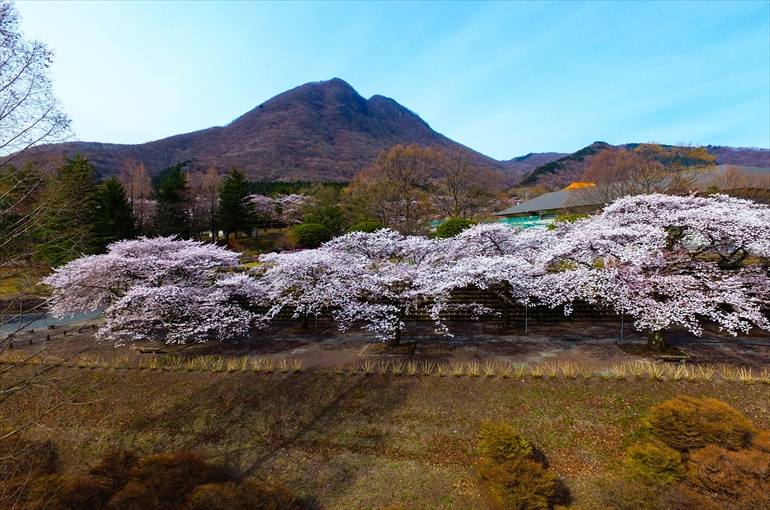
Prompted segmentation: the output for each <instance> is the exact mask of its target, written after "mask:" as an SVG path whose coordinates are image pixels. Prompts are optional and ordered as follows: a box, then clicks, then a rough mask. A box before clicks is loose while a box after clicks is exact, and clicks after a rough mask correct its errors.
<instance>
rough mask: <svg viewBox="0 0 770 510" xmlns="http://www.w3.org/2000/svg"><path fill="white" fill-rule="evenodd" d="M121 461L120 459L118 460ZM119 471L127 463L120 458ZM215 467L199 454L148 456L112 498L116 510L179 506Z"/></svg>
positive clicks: (110, 504)
mask: <svg viewBox="0 0 770 510" xmlns="http://www.w3.org/2000/svg"><path fill="white" fill-rule="evenodd" d="M118 460H120V459H118ZM116 466H117V468H118V470H121V469H123V468H124V467H125V466H124V465H123V464H121V463H120V462H119V461H118V462H117V463H116ZM212 473H213V467H212V466H211V465H209V464H207V463H206V462H205V461H204V460H203V456H202V455H201V454H199V453H195V452H190V451H180V452H173V453H163V454H157V455H148V456H146V457H144V458H143V459H141V460H139V462H138V463H137V464H136V465H135V466H133V467H132V468H131V469H130V471H129V476H130V481H129V482H128V483H127V484H126V485H125V486H124V487H123V488H122V489H121V490H120V491H118V492H116V493H115V495H114V496H113V497H112V498H111V499H110V502H109V504H108V507H109V508H114V509H121V510H123V509H125V510H128V509H134V508H136V509H137V510H140V509H146V508H148V505H149V507H150V508H157V509H159V510H161V509H169V510H170V509H175V508H178V507H179V506H180V505H182V504H183V503H184V502H185V501H186V500H187V497H188V496H189V495H190V494H191V493H192V491H193V489H194V488H195V487H196V486H197V485H201V484H204V483H207V482H208V481H210V480H209V478H210V477H211V475H212Z"/></svg>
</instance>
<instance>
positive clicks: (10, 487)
mask: <svg viewBox="0 0 770 510" xmlns="http://www.w3.org/2000/svg"><path fill="white" fill-rule="evenodd" d="M7 432H8V430H0V434H2V435H5V434H6V433H7ZM58 460H59V457H58V454H57V452H56V448H55V447H54V445H53V443H52V442H50V441H35V440H32V439H28V438H27V437H26V436H24V435H23V434H15V435H13V436H11V437H8V438H6V439H4V440H3V441H0V508H15V507H18V505H19V504H20V503H21V502H24V501H27V500H28V499H29V498H30V497H31V493H32V492H33V489H35V484H36V483H37V482H38V480H39V479H41V478H46V480H45V482H46V483H45V487H48V486H50V484H51V480H48V479H47V477H49V476H51V475H54V474H55V473H56V471H57V469H58ZM35 493H36V497H37V496H38V495H41V494H44V493H45V491H44V490H42V489H39V490H35Z"/></svg>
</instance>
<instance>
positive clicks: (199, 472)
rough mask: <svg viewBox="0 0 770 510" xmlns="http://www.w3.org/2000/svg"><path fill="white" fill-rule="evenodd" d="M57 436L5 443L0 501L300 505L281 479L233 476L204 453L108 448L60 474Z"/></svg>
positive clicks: (53, 507) (201, 507)
mask: <svg viewBox="0 0 770 510" xmlns="http://www.w3.org/2000/svg"><path fill="white" fill-rule="evenodd" d="M59 471H60V466H59V462H58V457H57V455H56V449H55V448H54V446H53V444H52V443H51V442H48V441H45V442H41V441H34V440H31V439H28V438H25V437H24V436H23V435H20V434H19V435H14V436H11V438H8V439H6V440H4V441H2V442H0V508H16V509H28V510H42V509H46V510H129V509H136V510H140V509H141V510H148V509H158V510H164V509H168V510H172V509H173V510H176V509H187V510H221V509H230V510H300V509H301V507H302V505H301V504H300V502H299V501H298V500H297V499H296V498H295V497H294V495H293V494H292V492H291V491H290V490H289V489H287V488H286V487H285V486H284V485H282V484H280V483H275V484H270V483H263V482H256V481H252V480H248V479H243V478H240V477H236V476H233V475H232V474H231V473H228V472H227V471H226V470H225V469H223V468H221V467H219V466H215V465H213V464H210V463H208V462H206V461H205V460H204V459H203V457H202V456H201V455H200V454H199V453H195V452H191V451H178V452H171V453H162V454H152V455H146V456H144V457H140V456H139V455H138V454H137V453H136V452H134V451H131V450H114V451H111V452H108V453H107V454H106V455H105V456H104V457H103V458H102V459H101V461H100V462H99V463H98V464H97V465H96V466H94V467H93V468H91V469H90V470H89V471H88V473H87V474H86V475H84V476H70V475H65V474H61V473H60V472H59Z"/></svg>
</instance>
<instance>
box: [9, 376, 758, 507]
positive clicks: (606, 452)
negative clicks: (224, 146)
mask: <svg viewBox="0 0 770 510" xmlns="http://www.w3.org/2000/svg"><path fill="white" fill-rule="evenodd" d="M51 377H54V378H55V384H49V385H41V386H39V387H37V388H35V389H34V390H32V391H28V392H25V393H23V394H21V395H17V396H15V397H14V398H13V399H11V400H9V401H6V402H5V403H3V405H2V407H1V408H0V428H2V427H5V426H13V425H18V424H21V423H26V422H27V421H28V420H30V419H31V418H33V417H34V416H36V415H37V414H38V413H40V412H41V411H42V410H45V409H47V408H49V407H50V406H52V404H54V403H56V402H60V401H61V400H62V399H64V398H66V397H68V396H72V395H74V394H75V393H77V392H79V391H82V390H83V389H85V388H89V387H91V386H93V389H92V390H90V391H89V392H87V393H86V394H84V395H81V396H79V397H77V398H76V399H75V401H74V403H73V404H70V405H66V406H64V407H63V408H61V409H59V410H58V411H56V412H54V413H52V414H50V415H48V416H46V417H45V418H43V419H41V420H40V421H39V426H37V427H33V428H32V429H31V430H30V432H29V433H30V434H33V435H35V436H39V437H41V438H49V439H52V440H53V441H55V443H56V445H57V446H58V448H59V453H60V456H61V462H62V466H63V467H64V469H65V470H67V471H70V472H71V473H82V472H84V471H86V470H87V469H88V467H89V466H91V465H93V464H94V463H95V462H96V460H97V459H98V457H99V456H101V455H103V454H104V453H105V452H106V451H107V450H109V449H112V448H116V447H121V448H135V449H137V450H139V451H140V452H141V453H145V454H146V453H152V452H166V451H170V450H181V449H192V450H195V451H198V452H200V453H202V454H203V455H204V456H205V457H206V459H207V460H209V461H211V462H214V463H218V464H221V465H224V466H227V467H228V468H229V469H232V470H233V471H234V472H237V473H240V474H246V475H247V476H249V477H253V478H262V479H266V480H269V481H278V480H280V481H283V482H284V483H286V485H287V486H288V487H289V488H291V489H292V490H293V491H294V492H295V493H296V494H297V495H298V496H300V497H303V498H311V499H315V500H316V501H317V502H318V503H319V504H320V505H321V506H322V507H323V508H351V509H353V508H357V509H358V508H361V509H363V508H383V507H387V506H389V505H397V504H400V505H402V506H403V507H404V508H447V509H448V508H463V509H466V508H467V509H472V508H489V507H490V501H491V500H490V499H489V495H488V494H487V493H486V491H485V489H484V487H483V486H482V484H481V483H480V482H479V480H478V479H477V477H476V474H475V469H474V463H475V462H476V460H477V458H478V457H477V455H476V453H475V445H476V443H477V438H476V434H477V433H478V431H479V429H480V427H481V424H482V423H483V422H485V421H487V420H494V421H498V422H499V421H505V422H508V423H510V424H512V425H513V426H514V427H515V428H516V429H518V430H519V431H521V433H522V434H523V435H524V437H526V438H527V439H528V440H530V441H531V442H532V443H534V444H535V445H536V446H537V447H538V448H539V449H540V450H541V451H542V452H543V454H544V455H545V456H546V458H547V459H548V462H549V464H550V468H549V469H550V471H552V472H554V473H555V474H557V475H558V476H559V477H560V478H561V479H562V480H563V481H564V482H565V483H566V485H567V486H568V487H569V488H570V490H571V493H572V497H573V505H572V507H573V508H600V507H602V503H601V502H600V499H599V489H598V487H597V485H596V483H595V482H596V480H598V479H599V478H601V477H604V476H613V472H615V471H616V470H617V467H618V466H619V465H620V462H621V460H622V456H623V453H622V450H623V448H624V447H625V446H626V445H627V444H629V443H630V442H633V441H634V436H635V435H636V434H637V433H638V432H639V430H640V424H639V420H640V418H641V417H642V416H643V415H644V414H645V413H646V412H647V410H648V409H649V408H650V407H651V406H653V405H655V404H658V403H661V402H663V401H665V400H667V399H669V398H671V397H673V396H675V395H678V394H686V395H691V396H696V397H702V396H709V397H714V398H717V399H719V400H722V401H724V402H726V403H728V404H730V405H731V406H733V407H735V408H736V409H738V410H740V411H741V412H743V413H744V414H745V415H746V416H747V417H748V418H749V419H751V420H752V421H753V422H754V423H755V424H756V425H758V426H760V427H763V428H768V425H770V404H768V402H770V399H769V398H768V391H769V387H768V386H767V385H763V384H755V385H743V384H738V383H732V384H731V383H726V382H713V383H703V382H697V383H689V382H686V381H680V382H673V381H665V382H650V381H636V380H632V379H631V378H629V380H624V381H619V380H613V379H610V380H601V379H598V378H596V377H594V378H592V379H590V380H583V379H581V378H577V379H571V380H569V379H563V378H557V379H547V378H544V379H531V378H529V379H525V380H516V379H500V378H499V377H478V378H468V377H462V378H455V377H443V378H439V377H435V376H431V377H425V376H419V375H417V376H414V377H408V376H405V375H404V376H392V375H391V376H378V375H372V376H363V375H360V372H359V375H356V376H351V375H349V373H347V372H346V373H345V375H342V376H339V375H335V374H334V373H333V372H331V373H321V372H303V373H298V374H292V373H289V374H280V373H273V374H263V373H259V374H255V373H251V372H246V373H243V372H232V373H227V372H221V373H216V372H197V371H192V372H186V371H161V370H103V369H98V370H90V369H80V370H79V369H76V368H70V367H64V368H61V369H58V370H57V371H56V372H55V374H53V375H52V376H51ZM94 385H95V386H94Z"/></svg>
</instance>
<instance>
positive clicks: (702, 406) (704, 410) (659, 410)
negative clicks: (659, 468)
mask: <svg viewBox="0 0 770 510" xmlns="http://www.w3.org/2000/svg"><path fill="white" fill-rule="evenodd" d="M644 424H645V425H646V427H647V428H648V429H649V430H650V432H651V433H652V434H653V435H654V436H655V437H657V438H658V439H659V440H661V441H662V442H663V443H665V444H667V445H668V446H670V447H671V448H674V449H675V450H679V451H681V452H686V451H688V450H691V449H695V448H703V447H704V446H707V445H710V444H716V445H721V446H724V447H726V448H728V449H731V450H738V449H741V448H744V447H746V446H748V445H749V444H751V441H752V439H753V436H754V434H756V433H757V429H756V428H755V427H754V425H752V423H751V422H750V421H749V420H747V419H746V418H745V417H744V416H743V415H742V414H741V413H739V412H738V411H736V410H735V409H733V408H732V407H730V406H729V405H727V404H725V403H723V402H720V401H718V400H716V399H713V398H704V399H697V398H693V397H687V396H678V397H676V398H673V399H671V400H668V401H666V402H663V403H662V404H660V405H657V406H655V407H653V408H652V409H650V412H649V414H648V415H647V418H646V420H645V421H644Z"/></svg>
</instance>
